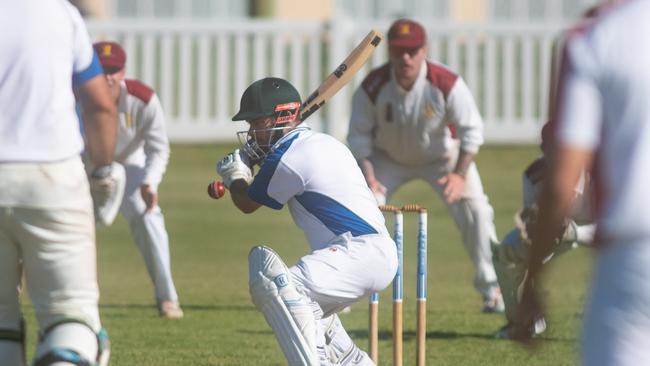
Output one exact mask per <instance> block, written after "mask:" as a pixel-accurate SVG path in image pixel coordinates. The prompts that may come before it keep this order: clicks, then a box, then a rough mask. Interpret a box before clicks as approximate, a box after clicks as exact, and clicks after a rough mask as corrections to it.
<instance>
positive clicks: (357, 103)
mask: <svg viewBox="0 0 650 366" xmlns="http://www.w3.org/2000/svg"><path fill="white" fill-rule="evenodd" d="M375 125H376V119H375V113H374V105H373V103H372V102H371V100H370V98H368V95H367V94H366V92H365V90H364V89H363V87H359V89H357V91H356V92H355V93H354V96H353V97H352V111H351V113H350V123H349V124H348V136H347V141H348V146H349V147H350V151H352V154H353V155H354V157H355V158H356V159H357V163H358V164H359V167H360V168H361V172H362V173H363V176H364V177H365V178H366V182H367V183H368V187H370V189H371V190H372V191H373V192H375V193H380V194H385V193H386V187H384V186H383V185H382V184H381V182H379V181H378V180H377V178H376V177H375V170H374V167H373V165H372V162H370V160H369V159H368V157H370V155H371V154H372V145H373V141H372V131H373V129H374V128H375Z"/></svg>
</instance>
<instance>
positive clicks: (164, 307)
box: [158, 300, 184, 319]
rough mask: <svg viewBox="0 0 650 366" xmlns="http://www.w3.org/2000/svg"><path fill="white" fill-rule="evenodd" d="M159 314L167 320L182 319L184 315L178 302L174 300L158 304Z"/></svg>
mask: <svg viewBox="0 0 650 366" xmlns="http://www.w3.org/2000/svg"><path fill="white" fill-rule="evenodd" d="M158 312H159V313H160V316H161V317H163V318H167V319H181V318H183V315H184V314H183V309H181V306H180V304H179V303H178V301H173V300H163V301H161V302H160V303H158Z"/></svg>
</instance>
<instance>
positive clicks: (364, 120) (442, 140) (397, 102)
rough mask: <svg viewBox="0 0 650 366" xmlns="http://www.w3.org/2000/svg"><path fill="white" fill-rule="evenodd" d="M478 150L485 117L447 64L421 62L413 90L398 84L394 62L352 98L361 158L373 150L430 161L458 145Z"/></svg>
mask: <svg viewBox="0 0 650 366" xmlns="http://www.w3.org/2000/svg"><path fill="white" fill-rule="evenodd" d="M450 127H451V128H452V129H454V130H455V131H456V133H457V137H458V138H459V139H460V144H461V148H462V149H463V150H465V151H468V152H470V153H476V152H478V149H479V147H480V145H481V144H482V143H483V120H482V118H481V115H480V114H479V111H478V108H477V107H476V103H474V98H473V97H472V94H471V92H470V90H469V88H468V87H467V85H466V84H465V82H464V81H463V79H462V78H461V77H460V76H458V75H456V74H455V73H453V72H451V71H450V70H449V69H448V68H446V67H445V66H443V65H441V64H438V63H433V62H428V61H423V64H422V67H421V69H420V73H419V75H418V78H417V80H416V81H415V84H414V85H413V87H412V89H411V90H410V91H405V90H404V89H402V87H400V86H399V84H398V83H397V81H396V80H395V77H394V72H393V70H392V68H391V66H390V64H385V65H384V66H382V67H380V68H378V69H375V70H373V71H372V72H371V73H370V74H369V75H368V76H367V77H366V78H365V79H364V81H363V83H362V84H361V86H360V87H359V89H357V91H356V92H355V94H354V97H353V99H352V112H351V116H350V125H349V131H348V138H347V139H348V145H349V146H350V150H352V153H353V154H354V156H355V157H356V158H357V159H361V158H367V157H369V156H370V155H371V154H372V152H373V149H375V148H376V149H379V150H382V151H384V152H385V153H386V154H387V155H388V156H389V157H391V158H392V159H393V160H394V161H396V162H398V163H400V164H404V165H421V164H430V163H432V162H434V161H439V160H441V159H444V158H448V157H449V150H450V149H452V148H457V146H458V145H457V144H456V142H455V141H454V139H453V136H452V132H451V131H450Z"/></svg>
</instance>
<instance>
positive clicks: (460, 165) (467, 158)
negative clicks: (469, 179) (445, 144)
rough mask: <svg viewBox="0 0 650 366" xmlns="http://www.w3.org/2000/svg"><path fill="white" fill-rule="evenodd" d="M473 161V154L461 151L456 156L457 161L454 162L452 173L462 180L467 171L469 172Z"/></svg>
mask: <svg viewBox="0 0 650 366" xmlns="http://www.w3.org/2000/svg"><path fill="white" fill-rule="evenodd" d="M473 161H474V154H472V153H470V152H467V151H465V150H463V149H461V150H460V153H459V154H458V160H457V161H456V167H455V168H454V173H456V174H458V175H460V176H461V177H463V178H464V177H465V176H466V175H467V171H468V170H469V167H470V166H471V165H472V162H473Z"/></svg>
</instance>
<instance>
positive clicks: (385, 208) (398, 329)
mask: <svg viewBox="0 0 650 366" xmlns="http://www.w3.org/2000/svg"><path fill="white" fill-rule="evenodd" d="M379 209H380V210H381V211H382V212H390V213H393V219H394V225H393V239H394V240H395V245H396V248H397V260H398V266H397V273H396V274H395V278H394V279H393V365H396V366H402V364H403V340H402V334H403V320H402V313H403V306H402V303H403V299H404V291H403V285H404V278H403V267H404V252H403V251H404V214H403V213H404V212H407V213H417V214H418V243H417V244H418V245H417V283H416V286H417V289H416V295H417V310H416V311H417V325H416V327H417V328H416V365H417V366H424V365H425V363H426V360H425V358H426V348H425V344H426V323H427V321H426V307H427V210H426V208H423V207H420V206H419V205H414V204H409V205H404V206H402V207H401V208H398V207H395V206H391V205H382V206H379ZM368 343H369V344H368V348H369V351H370V358H372V360H373V361H374V362H375V363H378V361H379V349H378V343H379V294H378V293H373V294H372V295H371V296H370V302H369V326H368Z"/></svg>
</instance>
